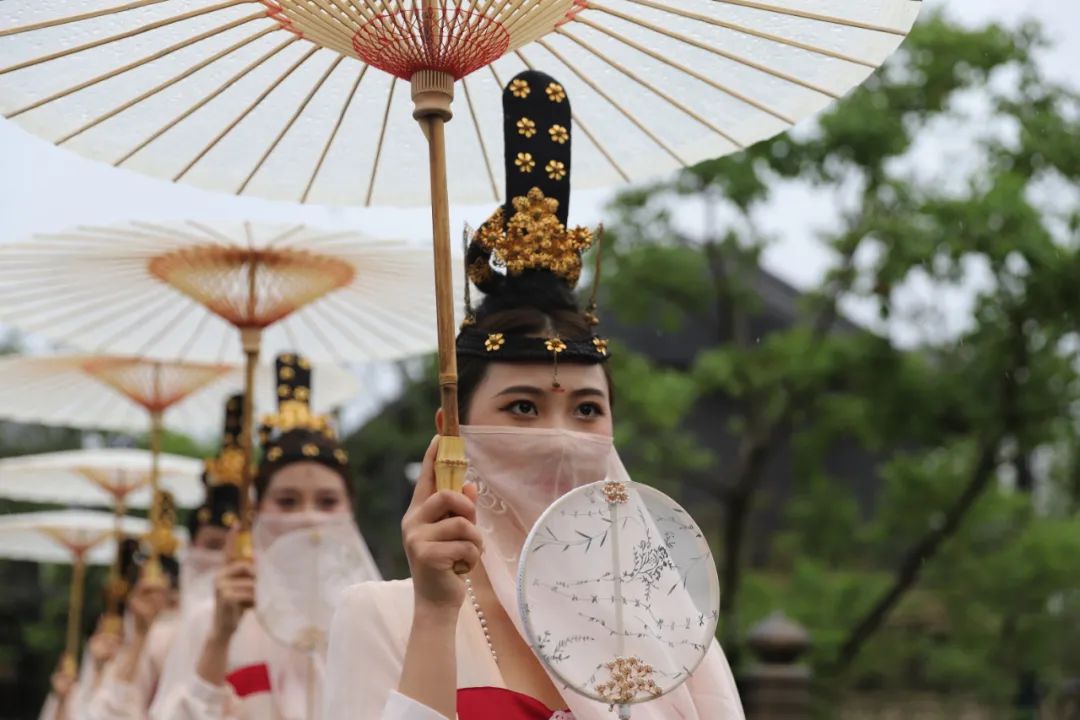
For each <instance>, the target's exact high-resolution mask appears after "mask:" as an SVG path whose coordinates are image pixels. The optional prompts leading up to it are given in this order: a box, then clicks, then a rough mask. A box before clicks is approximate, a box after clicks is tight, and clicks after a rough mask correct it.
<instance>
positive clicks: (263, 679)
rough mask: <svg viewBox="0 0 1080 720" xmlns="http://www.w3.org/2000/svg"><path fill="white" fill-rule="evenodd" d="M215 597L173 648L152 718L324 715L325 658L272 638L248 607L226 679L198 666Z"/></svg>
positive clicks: (308, 719)
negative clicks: (201, 672)
mask: <svg viewBox="0 0 1080 720" xmlns="http://www.w3.org/2000/svg"><path fill="white" fill-rule="evenodd" d="M213 613H214V607H213V603H212V602H210V603H208V604H206V605H205V606H204V607H202V608H200V609H198V610H197V611H195V612H193V613H192V615H191V616H190V618H188V619H187V620H186V621H185V623H184V630H183V632H182V633H181V634H179V635H178V637H177V641H176V643H175V644H174V646H173V648H172V650H171V651H170V653H169V658H168V660H167V661H166V670H165V672H164V673H163V678H162V685H161V687H160V689H159V692H158V694H157V697H156V698H155V699H154V702H153V704H152V705H151V708H150V718H151V719H152V720H226V719H227V720H313V718H317V717H318V716H319V712H320V707H321V698H322V678H323V662H322V658H321V657H319V656H318V655H308V654H306V653H302V652H300V651H297V650H293V649H291V648H288V647H285V646H284V645H282V644H281V643H279V642H277V641H276V640H274V639H273V638H271V637H270V636H269V635H268V634H267V633H266V631H265V630H263V628H262V626H261V625H260V624H259V621H258V619H257V618H256V616H255V613H254V612H251V611H248V612H247V613H245V614H244V616H243V618H241V620H240V626H239V627H238V628H237V630H236V634H235V635H233V638H232V641H231V642H230V643H229V655H228V661H227V666H226V667H227V671H226V682H225V684H224V685H220V686H215V685H211V684H210V683H208V682H206V681H205V680H203V679H202V678H200V677H199V676H198V674H197V673H196V672H195V667H196V665H197V663H198V660H199V657H200V656H201V654H202V650H203V647H204V646H205V644H206V638H207V636H208V634H209V629H210V626H211V624H212V622H213Z"/></svg>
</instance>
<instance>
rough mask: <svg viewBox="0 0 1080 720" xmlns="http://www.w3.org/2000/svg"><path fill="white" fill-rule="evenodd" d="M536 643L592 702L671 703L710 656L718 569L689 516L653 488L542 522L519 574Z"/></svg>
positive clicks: (571, 506) (619, 486)
mask: <svg viewBox="0 0 1080 720" xmlns="http://www.w3.org/2000/svg"><path fill="white" fill-rule="evenodd" d="M518 605H519V610H520V612H521V619H522V624H523V626H524V628H525V633H526V637H527V639H528V641H529V644H530V645H531V646H532V648H533V650H534V651H535V652H536V654H537V656H538V657H539V658H540V660H541V661H542V662H543V663H544V664H545V665H546V666H547V667H548V669H549V670H550V671H551V672H552V673H553V674H554V675H555V676H556V677H557V678H559V680H561V681H562V682H563V683H565V684H566V685H567V686H568V687H569V688H571V689H572V690H574V691H575V692H577V693H580V694H582V695H584V696H585V697H588V698H591V699H593V700H598V701H601V702H604V703H607V704H609V705H612V706H617V707H619V716H620V717H625V718H628V717H630V706H631V705H633V704H636V703H641V702H648V701H649V700H653V699H655V698H658V697H660V696H662V695H664V694H667V693H669V692H671V691H672V690H674V689H675V688H677V687H678V686H679V685H681V684H682V683H683V682H685V681H686V680H687V679H688V678H689V677H690V675H691V674H693V672H694V669H695V668H696V667H697V666H698V664H699V663H700V662H701V661H702V660H703V659H704V657H705V655H706V653H707V652H708V651H709V648H710V647H711V646H712V643H713V637H714V634H715V632H716V623H717V620H718V618H719V615H720V583H719V579H718V577H717V574H716V565H715V563H714V561H713V558H712V553H711V552H710V550H709V545H708V543H707V542H706V541H705V537H704V535H703V534H702V533H701V530H700V529H699V528H698V526H697V525H696V524H695V523H694V521H693V519H692V518H691V517H690V515H689V514H688V513H687V512H686V511H685V510H683V509H682V508H681V507H679V505H678V504H677V503H676V502H675V501H674V500H672V499H671V498H669V497H667V496H666V495H664V494H663V493H661V492H659V491H658V490H655V489H653V488H651V487H648V486H646V485H641V484H638V483H634V482H624V481H601V482H597V483H592V484H590V485H584V486H582V487H579V488H576V489H574V490H572V491H570V492H569V493H567V494H566V495H563V496H562V497H560V498H559V499H558V500H556V501H555V502H554V503H553V504H552V505H551V506H550V507H549V508H548V509H547V510H546V511H544V514H543V515H541V516H540V519H539V520H537V522H536V524H535V525H534V526H533V529H532V531H531V532H530V533H529V536H528V538H527V539H526V541H525V545H524V548H523V549H522V552H521V560H520V563H519V569H518Z"/></svg>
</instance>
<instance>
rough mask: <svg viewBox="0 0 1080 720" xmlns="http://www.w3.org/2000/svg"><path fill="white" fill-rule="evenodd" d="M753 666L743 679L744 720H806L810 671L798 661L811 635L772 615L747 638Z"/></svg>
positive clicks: (793, 623)
mask: <svg viewBox="0 0 1080 720" xmlns="http://www.w3.org/2000/svg"><path fill="white" fill-rule="evenodd" d="M747 645H748V646H749V648H750V652H751V653H752V654H753V656H754V660H755V662H754V664H753V665H752V666H751V668H750V670H749V672H747V674H746V676H745V677H744V678H743V705H744V706H745V709H746V717H747V720H809V719H810V717H811V708H812V700H813V698H812V696H811V673H810V668H809V667H807V666H806V665H804V664H803V663H801V662H799V659H800V658H801V657H802V655H803V654H804V653H805V652H806V651H807V649H808V648H809V647H810V635H809V634H808V633H807V632H806V630H805V629H804V628H803V627H802V626H801V625H799V624H798V623H796V622H795V621H794V620H791V619H790V618H788V617H786V616H785V615H784V614H783V613H781V612H777V613H773V614H772V615H770V616H769V617H767V618H766V619H765V620H763V621H761V622H760V623H758V624H757V625H756V626H754V628H753V629H752V630H751V631H750V634H749V635H748V636H747Z"/></svg>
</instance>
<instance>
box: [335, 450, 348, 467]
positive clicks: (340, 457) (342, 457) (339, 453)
mask: <svg viewBox="0 0 1080 720" xmlns="http://www.w3.org/2000/svg"><path fill="white" fill-rule="evenodd" d="M334 459H335V460H337V461H338V462H339V463H341V464H342V465H344V464H345V463H347V462H349V453H347V452H345V451H344V450H342V449H341V448H337V449H336V450H334Z"/></svg>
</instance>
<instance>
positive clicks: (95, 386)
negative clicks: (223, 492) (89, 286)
mask: <svg viewBox="0 0 1080 720" xmlns="http://www.w3.org/2000/svg"><path fill="white" fill-rule="evenodd" d="M2 272H3V271H2V270H0V273H2ZM154 365H155V364H154V363H152V362H148V361H146V360H144V359H140V358H134V357H127V356H96V355H47V356H29V355H19V356H9V357H4V358H0V376H2V377H4V378H6V381H5V383H4V386H3V387H0V417H2V418H5V419H8V420H14V421H16V422H25V423H41V424H42V425H56V426H74V427H80V428H91V429H95V430H109V431H114V432H123V433H130V434H142V433H145V432H146V431H147V430H148V429H149V427H150V424H149V423H150V420H149V416H148V414H147V413H148V412H153V411H154V410H156V409H159V408H160V410H161V413H162V424H163V425H164V427H166V428H168V429H170V430H174V431H176V432H180V433H184V434H186V435H189V436H192V437H208V436H210V435H213V432H208V431H213V430H214V428H215V426H216V424H217V423H218V422H220V420H219V419H218V418H219V416H220V415H221V408H222V407H223V406H224V405H225V403H226V402H227V401H228V399H229V397H231V396H232V395H234V394H236V393H238V392H240V391H241V390H242V388H243V384H244V375H243V371H242V370H241V369H239V368H236V367H234V366H230V365H220V364H210V363H190V362H189V363H162V368H163V369H162V371H161V372H160V374H161V377H160V378H159V380H158V382H159V392H157V393H155V392H154V391H153V384H152V383H153V379H152V377H150V376H151V375H152V374H153V372H154ZM315 371H316V374H317V377H318V383H317V385H316V387H315V388H314V392H313V393H312V399H311V401H312V406H313V408H314V409H315V411H316V412H322V413H327V412H330V411H332V410H333V409H334V408H337V407H339V406H341V405H343V404H345V403H346V402H348V401H349V400H350V399H351V398H353V397H355V396H356V394H357V393H358V392H359V383H357V381H356V378H355V376H353V374H352V373H351V372H349V371H348V370H346V369H344V368H341V367H340V366H338V365H335V364H332V363H322V364H316V366H315ZM155 396H157V397H155ZM170 399H171V400H173V402H172V403H168V402H167V401H168V400H170ZM276 403H277V387H276V384H275V382H274V368H273V367H272V366H271V365H269V364H260V366H259V370H258V372H257V373H256V375H255V404H256V406H257V407H262V408H272V407H275V406H276ZM148 467H149V465H148Z"/></svg>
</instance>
